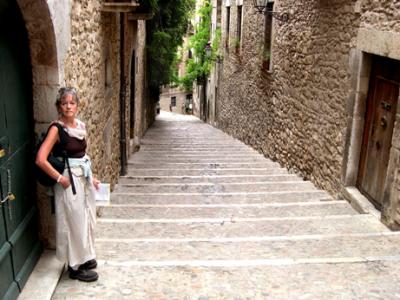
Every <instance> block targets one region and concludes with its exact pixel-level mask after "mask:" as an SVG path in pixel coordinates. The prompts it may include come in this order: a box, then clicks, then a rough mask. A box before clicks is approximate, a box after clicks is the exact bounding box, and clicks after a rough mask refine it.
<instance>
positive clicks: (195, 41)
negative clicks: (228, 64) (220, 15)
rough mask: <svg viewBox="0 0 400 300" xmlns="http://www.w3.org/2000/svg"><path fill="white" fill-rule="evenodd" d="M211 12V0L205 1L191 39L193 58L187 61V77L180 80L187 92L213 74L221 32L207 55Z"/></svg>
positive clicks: (218, 31) (189, 45) (218, 32)
mask: <svg viewBox="0 0 400 300" xmlns="http://www.w3.org/2000/svg"><path fill="white" fill-rule="evenodd" d="M211 11H212V6H211V3H210V1H209V0H205V1H204V2H203V5H202V6H201V7H200V8H199V9H198V11H197V12H196V13H197V17H198V19H199V22H198V23H197V24H196V27H195V33H194V35H192V36H191V37H190V39H189V43H188V49H189V50H191V51H192V52H193V56H192V57H191V58H188V60H187V61H186V67H185V75H184V76H183V77H181V78H179V84H180V85H181V86H182V87H183V88H184V89H186V90H192V87H193V83H194V81H200V80H204V79H205V78H206V77H207V76H208V75H209V74H210V72H211V67H212V61H213V60H215V59H216V56H217V55H218V54H217V49H218V48H219V42H220V38H221V31H220V30H217V31H216V35H215V38H214V40H213V42H212V43H211V45H210V46H211V55H209V56H208V55H207V54H206V51H205V49H206V46H207V44H208V43H209V41H210V38H211Z"/></svg>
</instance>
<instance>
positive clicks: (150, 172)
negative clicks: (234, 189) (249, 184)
mask: <svg viewBox="0 0 400 300" xmlns="http://www.w3.org/2000/svg"><path fill="white" fill-rule="evenodd" d="M271 174H287V171H286V169H283V168H277V167H271V168H264V169H261V168H251V169H250V168H249V169H243V168H241V169H236V168H235V169H208V170H207V169H186V170H185V169H157V168H156V169H146V168H145V169H133V168H130V169H128V173H127V175H128V176H211V175H214V176H215V175H216V176H226V175H271Z"/></svg>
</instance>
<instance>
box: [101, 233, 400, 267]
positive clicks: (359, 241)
mask: <svg viewBox="0 0 400 300" xmlns="http://www.w3.org/2000/svg"><path fill="white" fill-rule="evenodd" d="M110 244H112V245H114V247H113V248H112V249H110ZM399 244H400V234H399V233H392V232H388V233H387V234H384V233H372V234H371V233H361V234H347V235H341V234H331V235H329V234H328V235H305V236H298V237H292V236H282V237H273V236H272V237H269V236H263V237H259V238H237V239H235V238H232V239H229V238H220V239H209V240H206V239H205V240H193V239H190V238H189V239H187V240H185V239H173V240H169V239H162V238H161V239H154V240H152V239H149V240H147V241H146V240H134V239H133V240H129V239H113V238H111V239H97V240H96V253H97V255H98V258H99V259H101V260H107V261H113V262H124V261H132V262H133V261H138V262H143V263H145V262H146V261H153V262H156V261H158V262H160V263H163V262H164V263H167V262H171V261H176V263H177V264H179V263H182V262H184V261H198V262H200V261H212V260H214V261H216V260H220V261H223V260H225V261H232V260H238V261H247V260H270V261H271V262H272V261H274V260H275V261H276V262H277V263H278V262H279V261H285V260H293V261H298V260H307V259H310V260H320V259H321V260H323V259H341V258H342V259H344V258H345V259H346V260H349V259H356V258H362V257H368V256H369V257H374V256H376V255H377V254H379V256H382V257H384V256H387V257H389V256H399V257H400V247H399V246H398V245H399Z"/></svg>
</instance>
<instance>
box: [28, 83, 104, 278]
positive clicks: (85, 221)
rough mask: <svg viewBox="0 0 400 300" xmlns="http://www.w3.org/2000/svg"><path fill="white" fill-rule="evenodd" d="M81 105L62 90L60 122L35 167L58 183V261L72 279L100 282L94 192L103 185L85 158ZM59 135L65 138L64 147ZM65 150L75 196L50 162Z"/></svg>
mask: <svg viewBox="0 0 400 300" xmlns="http://www.w3.org/2000/svg"><path fill="white" fill-rule="evenodd" d="M78 105H79V98H78V95H77V93H76V91H75V89H73V88H61V89H60V90H59V92H58V96H57V100H56V107H57V110H58V113H59V119H58V120H56V121H54V122H53V123H52V124H51V125H50V128H49V130H48V133H47V136H46V139H45V140H44V141H43V143H42V146H41V147H40V149H39V151H38V154H37V157H36V164H37V165H38V166H39V167H40V168H41V169H42V170H43V171H44V172H46V173H47V174H48V175H49V176H50V177H52V178H54V179H55V180H56V181H57V183H56V184H55V185H54V194H55V204H56V245H57V257H58V258H59V259H60V260H62V261H67V262H68V270H69V277H70V278H71V279H78V280H81V281H87V282H89V281H95V280H97V279H98V274H97V273H96V272H95V271H93V270H92V269H94V268H96V267H97V262H96V259H95V258H96V254H95V250H94V225H95V222H96V204H95V199H94V188H96V189H98V188H99V184H100V182H99V181H98V180H96V179H95V178H93V176H92V171H91V168H90V159H89V157H88V156H87V155H86V146H87V145H86V128H85V124H84V123H83V122H81V121H80V120H78V119H76V114H77V111H78ZM55 122H58V123H59V124H61V125H62V128H63V129H64V132H61V133H60V132H58V128H57V126H54V124H55ZM65 133H66V134H65ZM60 134H63V136H64V137H65V142H64V144H65V145H63V147H62V145H61V144H60ZM62 148H65V149H62ZM63 150H66V152H67V154H68V161H69V163H70V167H71V172H72V178H73V182H74V184H75V189H76V194H73V192H72V188H71V182H70V178H69V176H68V170H67V168H65V170H64V172H63V174H60V173H59V172H58V171H57V170H55V169H54V168H53V167H52V166H51V164H50V163H49V162H48V161H47V157H48V155H49V153H50V152H52V151H53V153H54V154H55V155H56V156H62V154H61V153H62V151H63ZM58 153H59V155H58Z"/></svg>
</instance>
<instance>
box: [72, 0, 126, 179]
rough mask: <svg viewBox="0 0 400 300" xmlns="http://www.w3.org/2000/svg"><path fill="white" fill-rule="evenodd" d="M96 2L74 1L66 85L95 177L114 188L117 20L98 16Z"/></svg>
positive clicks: (98, 7) (117, 66)
mask: <svg viewBox="0 0 400 300" xmlns="http://www.w3.org/2000/svg"><path fill="white" fill-rule="evenodd" d="M100 9H101V2H100V1H86V0H76V1H73V2H72V9H71V47H70V49H69V51H68V55H67V58H66V60H65V64H64V68H65V82H66V85H67V86H73V87H76V88H77V90H78V93H79V96H80V99H81V101H80V105H79V115H78V117H79V118H81V119H82V120H83V121H84V122H85V123H86V126H87V130H88V149H87V152H88V154H89V155H90V156H91V157H92V160H93V161H92V167H93V172H94V174H95V176H97V177H98V178H99V179H100V180H101V181H104V182H111V183H112V184H114V183H115V182H116V180H117V178H118V174H119V155H120V154H119V153H120V151H119V119H120V117H119V90H120V84H119V81H120V80H119V79H120V77H119V73H120V72H119V70H120V67H119V48H120V46H119V17H118V15H116V14H111V13H108V14H102V13H101V11H100Z"/></svg>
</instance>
